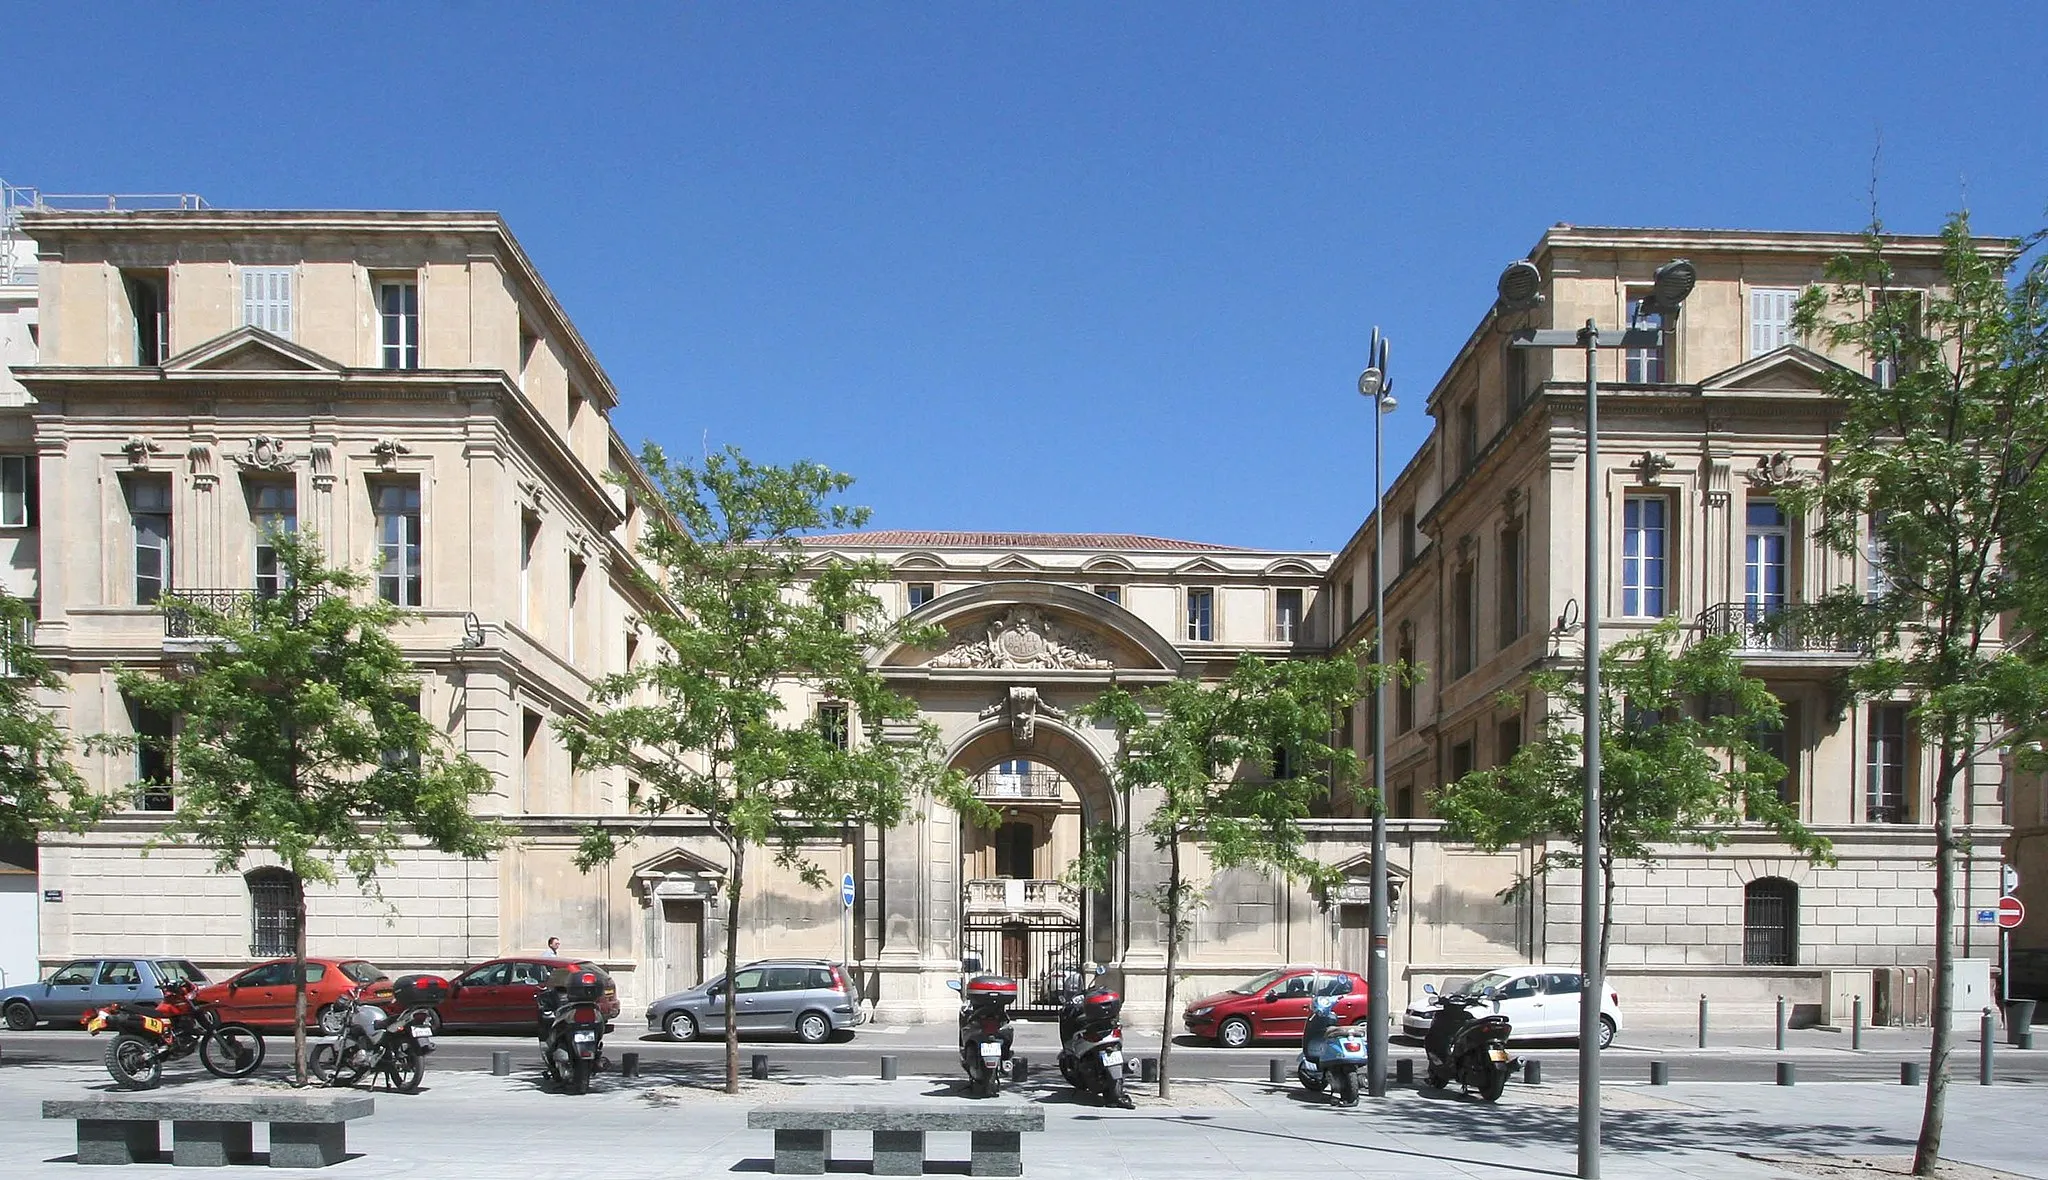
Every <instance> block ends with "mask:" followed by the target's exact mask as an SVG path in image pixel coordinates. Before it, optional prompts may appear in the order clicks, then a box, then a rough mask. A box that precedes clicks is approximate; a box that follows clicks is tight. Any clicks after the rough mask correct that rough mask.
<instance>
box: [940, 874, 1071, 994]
mask: <svg viewBox="0 0 2048 1180" xmlns="http://www.w3.org/2000/svg"><path fill="white" fill-rule="evenodd" d="M1081 896H1082V899H1083V900H1082V904H1081V909H1080V911H1079V913H1078V914H1074V915H1069V914H1065V913H1060V912H1039V913H1011V914H976V915H974V916H972V917H970V918H968V919H967V921H965V922H963V923H961V925H960V953H961V956H962V957H963V958H964V957H966V956H968V955H975V956H978V957H979V958H980V959H981V969H982V971H984V972H988V973H993V974H997V975H1007V976H1009V977H1010V978H1012V979H1015V980H1016V981H1017V1003H1016V1005H1015V1007H1014V1008H1013V1009H1012V1011H1013V1012H1014V1013H1015V1014H1016V1015H1018V1016H1035V1017H1057V1016H1058V1015H1059V1011H1060V1005H1062V1004H1064V1003H1066V1000H1067V997H1068V996H1069V995H1071V994H1072V993H1073V992H1075V991H1077V990H1079V989H1080V988H1081V986H1082V983H1083V980H1084V979H1085V977H1084V976H1083V975H1082V974H1081V964H1082V963H1084V962H1086V961H1087V960H1088V958H1089V955H1088V943H1087V939H1086V937H1085V933H1084V932H1085V931H1086V929H1087V921H1088V914H1087V901H1086V897H1087V894H1086V893H1085V892H1083V893H1082V895H1081Z"/></svg>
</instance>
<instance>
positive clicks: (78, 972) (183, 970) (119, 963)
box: [0, 955, 206, 1032]
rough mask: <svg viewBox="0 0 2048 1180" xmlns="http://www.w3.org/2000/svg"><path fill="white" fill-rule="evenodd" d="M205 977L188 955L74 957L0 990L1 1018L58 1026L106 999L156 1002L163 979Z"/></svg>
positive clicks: (16, 1025)
mask: <svg viewBox="0 0 2048 1180" xmlns="http://www.w3.org/2000/svg"><path fill="white" fill-rule="evenodd" d="M179 982H189V983H191V984H193V985H195V986H196V985H198V984H202V983H205V982H206V973H205V972H204V971H201V970H200V969H199V968H197V967H195V966H193V965H192V963H191V960H189V959H173V958H167V957H163V956H156V955H103V956H99V957H96V958H91V959H76V960H73V961H72V962H69V963H66V964H64V965H63V966H62V967H59V968H57V969H56V970H55V971H52V972H51V973H50V974H49V975H48V976H46V977H44V978H43V979H41V980H39V981H37V982H35V983H24V984H21V985H20V986H18V987H10V988H7V989H5V990H0V1019H5V1020H6V1021H7V1027H8V1028H11V1029H13V1030H15V1031H16V1032H24V1031H27V1030H28V1029H32V1028H34V1027H35V1026H36V1025H38V1024H41V1023H43V1022H44V1021H49V1022H50V1023H52V1024H55V1025H57V1026H58V1027H60V1028H62V1027H64V1026H67V1025H71V1026H76V1025H77V1024H78V1019H79V1017H81V1016H83V1015H85V1013H86V1012H87V1011H88V1010H90V1009H93V1008H100V1007H104V1006H105V1005H107V1004H114V1003H123V1004H154V1003H156V1002H157V1001H158V1000H161V999H163V998H164V988H163V985H164V984H166V983H179Z"/></svg>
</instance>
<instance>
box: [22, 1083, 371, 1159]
mask: <svg viewBox="0 0 2048 1180" xmlns="http://www.w3.org/2000/svg"><path fill="white" fill-rule="evenodd" d="M373 1107H374V1103H373V1102H372V1100H371V1098H370V1096H369V1095H367V1094H277V1093H267V1094H250V1095H248V1096H246V1097H245V1096H242V1095H231V1094H223V1093H219V1092H217V1091H216V1092H212V1093H203V1094H189V1095H177V1094H161V1095H158V1094H98V1095H95V1096H93V1097H91V1098H52V1099H47V1100H45V1101H44V1103H43V1117H44V1118H46V1119H77V1120H78V1162H79V1163H81V1164H132V1163H145V1162H151V1161H155V1160H157V1159H160V1158H161V1157H162V1154H163V1144H162V1140H161V1139H160V1138H159V1137H158V1131H159V1128H158V1126H157V1124H159V1123H161V1122H163V1121H164V1120H165V1119H169V1120H170V1123H171V1162H172V1163H173V1164H175V1165H177V1166H178V1167H181V1168H189V1167H219V1166H221V1165H224V1164H231V1163H247V1162H248V1161H249V1159H250V1157H251V1156H252V1155H253V1154H254V1152H253V1150H252V1144H251V1139H252V1135H251V1131H252V1128H253V1127H254V1125H255V1124H257V1123H268V1124H270V1166H271V1167H273V1168H324V1167H326V1166H327V1165H328V1164H338V1163H340V1162H341V1161H342V1160H343V1159H344V1158H346V1157H347V1155H348V1140H347V1128H348V1120H350V1119H359V1118H363V1117H365V1116H367V1115H368V1114H369V1113H370V1112H371V1110H372V1109H373Z"/></svg>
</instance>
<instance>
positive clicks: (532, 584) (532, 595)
mask: <svg viewBox="0 0 2048 1180" xmlns="http://www.w3.org/2000/svg"><path fill="white" fill-rule="evenodd" d="M539 549H540V517H538V516H536V515H535V514H533V513H531V512H521V513H520V514H519V625H520V626H522V627H531V626H532V625H533V621H534V620H535V619H537V618H539V617H540V610H539V607H538V603H539V598H538V597H537V596H538V595H539V593H540V579H538V578H536V577H535V576H534V565H533V561H534V556H535V554H536V553H538V552H539Z"/></svg>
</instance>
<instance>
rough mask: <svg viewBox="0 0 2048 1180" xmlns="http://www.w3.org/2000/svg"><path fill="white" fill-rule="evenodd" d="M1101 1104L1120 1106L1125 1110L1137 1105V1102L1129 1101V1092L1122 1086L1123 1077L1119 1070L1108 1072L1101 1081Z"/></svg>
mask: <svg viewBox="0 0 2048 1180" xmlns="http://www.w3.org/2000/svg"><path fill="white" fill-rule="evenodd" d="M1102 1104H1103V1105H1104V1106H1118V1107H1122V1108H1123V1109H1125V1110H1132V1109H1134V1108H1136V1107H1137V1105H1138V1104H1137V1103H1135V1102H1133V1101H1131V1092H1130V1091H1129V1090H1128V1089H1126V1088H1125V1087H1124V1078H1123V1074H1122V1073H1121V1072H1119V1073H1113V1074H1109V1075H1107V1077H1106V1078H1105V1080H1104V1081H1103V1083H1102Z"/></svg>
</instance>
